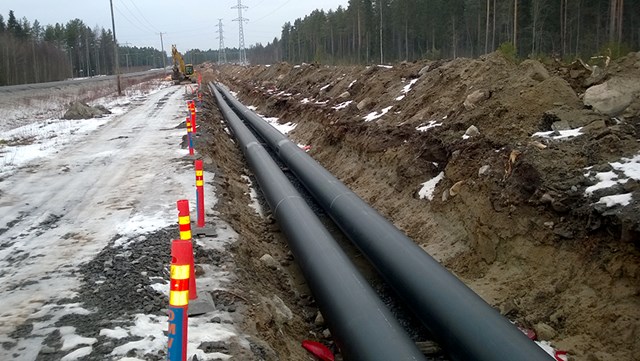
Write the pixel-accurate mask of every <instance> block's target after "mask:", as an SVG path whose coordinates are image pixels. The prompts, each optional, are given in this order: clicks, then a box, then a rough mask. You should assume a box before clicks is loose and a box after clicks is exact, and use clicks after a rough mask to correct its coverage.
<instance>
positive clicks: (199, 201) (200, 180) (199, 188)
mask: <svg viewBox="0 0 640 361" xmlns="http://www.w3.org/2000/svg"><path fill="white" fill-rule="evenodd" d="M195 167H196V211H197V215H198V220H197V222H196V226H198V227H199V228H202V227H204V171H203V166H202V160H201V159H198V160H196V161H195Z"/></svg>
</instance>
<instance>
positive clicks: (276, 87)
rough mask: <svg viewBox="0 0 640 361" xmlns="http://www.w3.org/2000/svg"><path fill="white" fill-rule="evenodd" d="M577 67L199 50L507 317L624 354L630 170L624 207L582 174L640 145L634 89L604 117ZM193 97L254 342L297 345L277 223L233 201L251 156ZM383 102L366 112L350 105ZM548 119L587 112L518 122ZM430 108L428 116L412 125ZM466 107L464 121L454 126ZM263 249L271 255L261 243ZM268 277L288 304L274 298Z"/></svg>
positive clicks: (293, 353) (632, 62)
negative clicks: (558, 128) (223, 59)
mask: <svg viewBox="0 0 640 361" xmlns="http://www.w3.org/2000/svg"><path fill="white" fill-rule="evenodd" d="M638 58H640V53H639V54H637V55H636V54H630V55H629V56H628V57H625V58H622V59H620V60H619V61H617V62H614V63H613V64H612V65H611V66H610V67H609V68H608V73H607V75H606V76H605V77H602V78H600V79H597V80H596V81H599V82H601V81H603V80H606V79H607V78H609V77H613V76H617V77H625V78H635V79H637V80H638V81H640V66H638V64H640V63H639V62H637V59H638ZM589 75H590V74H589V73H588V72H586V71H585V70H584V68H581V67H579V66H577V65H576V64H570V65H563V64H559V63H554V64H546V65H544V66H543V65H542V64H540V63H538V62H536V61H526V62H523V63H522V64H519V65H516V64H513V63H510V62H509V61H508V60H505V59H504V58H503V57H501V56H500V55H499V54H496V53H494V54H490V55H489V56H487V57H483V58H480V59H456V60H452V61H436V62H416V63H403V64H398V65H396V66H395V67H393V68H392V69H388V68H382V67H375V66H374V67H328V66H319V65H315V64H311V65H309V64H303V65H302V66H296V67H293V66H291V65H289V64H278V65H274V66H271V67H265V66H254V67H233V66H226V67H222V68H218V67H216V68H213V69H212V68H209V69H208V70H207V71H206V76H205V80H213V79H215V80H218V81H222V82H223V83H225V84H226V85H227V86H229V87H230V88H231V89H232V90H234V91H236V92H237V93H238V97H239V98H240V99H241V100H242V101H243V102H244V103H245V104H248V105H254V106H256V107H257V109H258V110H257V111H258V112H259V113H261V114H265V115H267V116H271V117H279V118H280V119H281V120H282V121H284V122H289V121H290V122H294V123H297V124H298V125H297V127H296V129H295V130H294V131H293V132H292V133H291V134H290V137H292V138H293V139H294V140H295V141H297V142H299V143H303V144H310V145H311V146H312V148H311V151H310V154H311V155H312V156H313V157H314V158H315V159H316V160H318V161H319V162H320V163H321V164H323V165H324V166H325V167H326V168H327V169H328V170H329V171H331V172H332V173H333V174H334V175H336V176H337V177H338V178H340V179H341V180H342V181H343V182H345V184H347V185H348V186H349V187H350V188H351V189H352V190H353V191H354V192H356V193H357V194H359V195H360V196H361V197H362V198H363V199H364V200H365V201H367V202H369V203H370V204H371V205H372V206H373V207H375V208H376V209H378V210H379V211H380V212H381V213H382V214H384V215H385V216H387V217H388V218H389V219H390V220H391V221H393V222H394V223H395V224H396V226H397V227H398V228H400V229H401V230H403V231H404V232H406V233H407V235H408V236H409V237H411V238H412V239H413V240H415V242H416V243H418V244H420V245H421V246H422V247H423V248H424V249H425V250H426V251H427V252H429V253H430V254H431V255H432V256H434V257H435V258H436V259H438V260H439V261H440V262H441V263H442V264H443V265H444V266H446V267H447V268H448V269H449V270H451V271H452V272H453V273H455V274H456V275H457V276H458V277H460V278H461V279H462V280H463V281H464V282H465V283H466V284H468V285H469V286H470V287H471V288H472V289H473V290H474V291H476V292H477V293H478V294H480V295H481V296H482V297H483V298H484V299H485V300H486V301H487V302H488V303H490V304H491V305H494V306H495V307H496V308H499V309H500V311H501V312H502V313H503V314H505V315H506V316H507V317H509V318H510V319H511V320H513V321H514V322H517V323H518V324H519V325H522V326H523V327H528V328H533V329H536V330H537V331H538V336H539V338H541V339H544V340H548V341H551V342H552V344H553V345H555V346H556V347H557V348H560V349H565V350H568V351H569V354H570V355H571V358H572V359H574V360H590V361H595V360H600V361H608V360H640V358H639V357H640V356H638V355H640V251H639V249H638V245H639V244H640V218H639V217H640V212H638V211H639V209H638V208H639V206H638V204H640V191H639V187H638V182H636V181H633V180H630V181H629V182H628V183H627V184H625V185H624V188H625V191H626V192H630V193H632V194H633V201H632V203H631V204H630V205H628V206H626V207H618V208H609V209H603V208H602V207H599V206H596V205H594V203H595V202H596V201H597V198H595V199H594V198H589V197H586V196H585V195H584V190H585V188H586V187H588V186H589V185H592V184H593V180H592V178H590V177H588V176H585V174H587V173H589V171H588V170H585V168H587V167H593V168H592V169H593V170H598V171H605V170H608V169H610V168H607V167H608V163H609V162H613V161H617V160H619V159H620V158H621V157H628V158H631V157H633V156H634V155H636V154H637V153H638V151H639V150H640V143H639V142H638V139H639V137H638V135H639V134H640V133H639V131H640V99H638V97H637V96H636V98H635V100H634V103H633V104H632V105H631V106H630V107H629V109H628V110H627V112H626V113H624V114H623V115H622V116H619V117H618V118H617V119H611V118H609V117H606V116H603V115H601V114H598V113H597V112H595V111H592V110H589V109H586V108H585V107H584V106H583V105H582V101H581V95H582V93H583V92H584V90H585V89H586V85H585V82H586V81H588V79H589ZM412 79H418V81H417V82H416V83H415V84H414V85H413V87H412V89H411V91H410V92H408V93H407V94H406V97H405V98H404V99H402V100H401V101H397V100H395V98H396V97H398V96H399V95H401V94H402V89H403V87H405V86H406V85H407V84H408V83H409V81H410V80H412ZM354 81H355V82H354ZM327 84H329V86H328V87H326V85H327ZM474 92H476V94H475V96H472V97H475V99H472V101H471V102H470V103H469V102H468V103H467V104H465V100H467V99H468V98H467V97H468V96H469V95H470V94H472V93H474ZM305 98H307V99H308V100H309V101H304V102H303V99H305ZM348 100H351V101H353V102H352V103H351V104H349V105H348V106H347V107H346V108H345V109H341V110H335V109H333V108H332V107H333V106H336V105H338V104H341V103H344V102H345V101H348ZM324 101H327V102H328V103H327V104H322V102H324ZM208 102H209V103H208V108H209V109H214V110H211V111H210V112H208V113H207V117H208V120H209V121H208V122H206V126H207V127H210V132H211V133H212V134H214V135H213V137H214V139H212V140H211V142H210V143H209V145H208V146H207V149H206V151H207V152H208V154H207V155H208V156H209V157H210V161H211V163H212V165H214V166H215V167H216V172H217V174H218V180H217V184H218V189H219V193H221V197H220V199H221V200H220V202H219V204H218V211H219V212H220V216H221V217H222V218H224V219H226V220H227V221H228V222H229V223H230V224H231V226H232V227H233V228H234V229H235V230H236V231H237V232H238V233H239V234H240V241H239V242H238V243H237V244H236V245H235V249H234V257H236V261H237V265H238V270H237V271H238V272H239V277H240V281H239V285H240V286H239V287H240V289H239V290H238V291H237V292H238V293H239V294H241V295H242V297H243V298H244V299H246V300H247V301H248V302H245V303H244V304H245V305H246V307H247V308H248V310H247V312H246V313H245V315H246V318H245V326H246V329H247V332H248V333H249V334H252V335H255V338H256V340H261V341H256V344H257V345H260V347H261V348H263V349H264V350H265V351H264V352H265V354H270V355H272V357H275V358H270V357H265V359H281V360H303V359H305V357H308V356H305V353H304V352H302V349H301V347H300V346H299V342H300V341H301V340H302V339H304V338H312V339H322V336H321V333H322V331H323V329H322V326H321V323H318V325H316V324H315V323H314V322H313V321H314V319H315V317H316V312H317V310H316V309H315V308H314V307H313V300H312V299H311V298H310V297H309V292H308V291H306V290H304V282H303V280H301V279H300V278H299V272H297V269H296V268H295V267H296V266H295V264H293V263H292V262H290V261H291V257H290V256H289V254H288V252H287V250H286V246H285V241H284V239H283V237H281V235H280V234H279V233H278V232H277V226H276V225H275V224H273V223H272V221H271V220H270V218H268V217H267V218H262V217H260V216H258V215H257V214H256V213H255V212H254V211H253V210H252V209H251V208H249V207H248V206H247V205H248V204H249V203H250V200H249V196H248V195H247V192H248V188H247V183H246V182H245V181H243V180H242V178H241V177H240V176H241V175H247V176H250V174H249V173H250V172H249V171H248V170H246V169H245V163H244V160H243V159H242V156H241V153H239V151H238V150H237V147H236V146H235V144H233V143H232V142H231V141H230V139H229V136H228V135H227V133H225V132H224V131H223V125H222V124H221V123H220V120H221V116H220V115H219V113H218V112H217V110H215V106H214V105H213V102H212V100H211V99H208ZM318 103H320V104H318ZM389 106H393V108H391V110H390V111H389V112H388V113H387V114H386V115H384V116H382V117H381V118H379V119H378V120H377V121H371V122H365V121H364V120H363V117H364V116H366V115H367V114H369V113H371V112H373V111H378V112H379V111H381V110H382V109H384V108H387V107H389ZM560 119H563V120H567V121H568V123H569V125H570V126H571V127H572V128H578V127H583V126H586V127H585V128H583V133H584V134H583V135H581V136H579V137H575V138H571V139H569V140H550V139H542V138H536V137H532V134H533V133H535V132H539V131H548V130H551V125H552V124H553V123H554V122H556V121H558V120H560ZM430 122H432V123H431V124H433V123H439V124H441V125H440V126H437V127H433V128H431V129H429V130H428V131H426V132H420V131H418V130H416V127H419V126H425V125H428V124H430ZM471 125H474V126H475V127H477V128H478V130H479V132H480V134H479V135H477V136H473V137H471V138H470V139H463V137H462V136H463V134H464V133H465V131H466V130H467V129H468V128H469V127H470V126H471ZM483 166H484V168H483ZM486 166H488V167H486ZM481 168H483V171H482V172H480V171H479V170H480V169H481ZM440 172H444V175H445V176H444V179H443V180H442V181H441V182H440V183H439V184H438V186H437V187H436V191H435V193H434V198H433V200H432V201H428V200H425V199H420V198H419V197H418V190H419V189H420V188H421V183H423V182H425V181H427V180H429V179H431V178H433V177H434V176H436V175H437V174H439V173H440ZM266 253H268V254H270V255H272V256H273V257H274V258H275V259H276V261H278V262H279V265H278V267H277V268H276V269H272V268H269V267H267V266H266V265H265V264H264V263H263V262H261V261H260V260H259V259H260V257H262V256H263V255H264V254H266ZM273 295H277V296H278V297H280V298H281V299H282V300H283V301H284V303H285V304H286V305H287V306H288V307H289V308H291V310H292V311H293V312H292V313H293V317H292V319H285V320H283V319H282V317H278V316H277V314H278V312H275V311H274V310H275V308H274V307H275V306H274V305H273V304H274V302H273V300H272V299H273ZM276 303H277V302H276ZM309 332H312V334H310V333H309ZM314 333H315V336H314ZM325 341H326V340H325Z"/></svg>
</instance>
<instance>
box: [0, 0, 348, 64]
mask: <svg viewBox="0 0 640 361" xmlns="http://www.w3.org/2000/svg"><path fill="white" fill-rule="evenodd" d="M237 4H238V0H188V1H183V0H113V6H114V9H113V11H114V16H115V19H116V35H117V37H118V42H119V43H120V44H125V43H127V42H128V43H130V45H132V46H152V47H155V48H158V49H160V35H159V33H160V32H163V33H166V34H165V35H163V37H164V49H165V51H166V50H167V49H171V44H176V45H177V47H178V50H180V52H182V53H184V52H186V51H187V50H189V49H193V48H199V49H201V50H207V49H218V45H219V39H217V37H218V34H217V33H216V31H217V30H218V19H220V18H221V19H222V23H223V26H224V28H223V31H224V42H225V46H227V47H231V48H232V47H237V46H238V43H239V40H238V39H239V37H238V22H237V21H232V20H233V19H236V18H238V10H237V9H231V7H233V6H236V5H237ZM242 4H243V5H245V6H247V7H248V8H247V9H244V10H243V17H245V18H248V19H249V21H248V22H247V23H245V25H244V37H245V45H246V46H247V47H249V46H250V45H253V44H256V43H262V44H264V45H266V44H267V43H268V42H270V41H272V40H273V38H274V37H278V38H280V34H281V31H282V25H283V24H284V23H285V22H287V21H290V22H293V21H294V20H295V19H297V18H302V17H304V16H305V15H308V14H310V13H311V11H313V10H314V9H318V8H320V9H324V10H329V9H336V8H337V7H338V6H339V5H342V6H343V7H346V6H347V4H348V0H313V1H308V0H242ZM9 10H13V11H14V13H15V15H16V17H17V18H19V19H21V18H22V17H26V18H27V19H28V20H29V21H30V22H31V23H33V21H34V20H36V19H37V20H38V21H39V22H40V24H42V25H47V24H55V23H56V22H58V23H67V22H68V21H69V20H72V19H75V18H78V19H80V20H82V21H83V22H84V23H85V24H87V25H88V26H90V27H92V28H94V27H95V26H96V25H98V26H100V27H104V28H109V29H110V28H111V13H110V10H109V0H0V13H1V14H2V16H3V17H4V19H5V22H6V19H7V17H8V14H9Z"/></svg>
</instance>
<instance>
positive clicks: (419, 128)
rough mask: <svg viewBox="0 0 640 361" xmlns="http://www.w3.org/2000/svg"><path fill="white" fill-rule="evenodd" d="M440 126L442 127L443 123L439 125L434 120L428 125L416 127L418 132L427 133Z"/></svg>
mask: <svg viewBox="0 0 640 361" xmlns="http://www.w3.org/2000/svg"><path fill="white" fill-rule="evenodd" d="M440 126H442V123H438V122H437V121H436V120H432V121H430V122H429V123H428V124H426V125H421V126H419V127H416V130H417V131H419V132H426V131H427V130H429V129H431V128H435V127H440Z"/></svg>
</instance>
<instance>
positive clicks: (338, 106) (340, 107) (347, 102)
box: [333, 100, 353, 110]
mask: <svg viewBox="0 0 640 361" xmlns="http://www.w3.org/2000/svg"><path fill="white" fill-rule="evenodd" d="M351 103H353V100H348V101H346V102H344V103H340V104H338V105H336V106H335V107H333V109H335V110H342V109H344V108H346V107H348V106H349V104H351Z"/></svg>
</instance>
